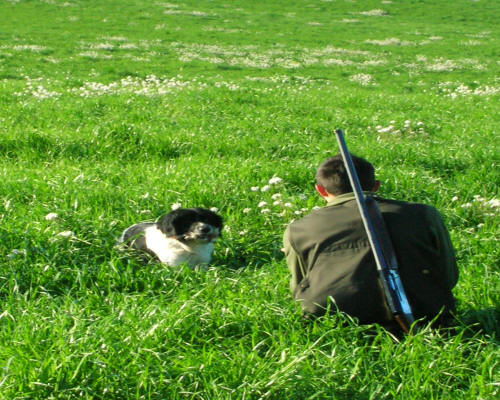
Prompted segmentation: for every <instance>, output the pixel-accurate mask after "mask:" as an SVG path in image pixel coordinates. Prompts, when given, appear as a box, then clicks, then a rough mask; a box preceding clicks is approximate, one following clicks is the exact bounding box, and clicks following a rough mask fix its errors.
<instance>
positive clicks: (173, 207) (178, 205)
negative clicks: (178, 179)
mask: <svg viewBox="0 0 500 400" xmlns="http://www.w3.org/2000/svg"><path fill="white" fill-rule="evenodd" d="M181 207H182V204H181V203H174V204H172V206H171V207H170V208H172V210H178V209H179V208H181Z"/></svg>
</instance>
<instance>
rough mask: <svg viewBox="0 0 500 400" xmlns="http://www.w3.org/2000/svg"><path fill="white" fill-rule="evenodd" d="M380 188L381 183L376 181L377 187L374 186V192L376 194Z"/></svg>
mask: <svg viewBox="0 0 500 400" xmlns="http://www.w3.org/2000/svg"><path fill="white" fill-rule="evenodd" d="M379 188H380V181H375V185H373V189H372V192H373V193H375V192H376V191H377V190H378V189H379Z"/></svg>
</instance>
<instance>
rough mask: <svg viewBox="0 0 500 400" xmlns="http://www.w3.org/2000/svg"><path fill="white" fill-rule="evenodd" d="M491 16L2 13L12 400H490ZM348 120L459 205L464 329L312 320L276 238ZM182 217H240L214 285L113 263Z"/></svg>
mask: <svg viewBox="0 0 500 400" xmlns="http://www.w3.org/2000/svg"><path fill="white" fill-rule="evenodd" d="M498 11H499V9H498V5H497V4H496V3H495V2H487V1H479V2H474V1H468V0H467V1H466V0H463V1H459V2H458V3H457V2H453V3H446V2H426V1H423V2H417V3H415V2H396V1H392V2H391V1H368V0H367V1H363V2H349V1H319V0H314V1H313V0H308V1H287V2H281V1H273V2H268V3H265V2H232V3H227V2H214V1H201V2H200V1H197V2H191V1H183V2H182V3H166V2H148V1H146V2H144V1H140V2H139V1H125V2H123V1H120V2H118V1H106V2H97V1H67V2H62V1H22V0H20V1H14V0H12V1H5V2H2V3H0V15H2V16H3V17H2V30H1V32H0V105H1V107H0V125H1V135H0V180H1V182H2V184H1V185H0V260H1V262H0V296H1V297H0V299H1V300H0V343H1V346H0V398H2V399H4V398H5V399H24V398H29V399H50V398H54V399H55V398H61V399H69V398H87V399H95V398H109V399H123V398H138V399H181V398H182V399H184V398H191V399H218V398H221V399H222V398H225V399H260V398H272V399H285V398H290V399H309V398H310V399H313V398H315V399H386V398H398V399H427V398H429V399H431V398H434V399H438V398H439V399H457V398H464V399H474V400H475V399H493V398H496V397H497V396H498V394H499V390H500V389H499V382H500V372H499V364H498V356H499V352H498V335H499V333H500V332H499V330H498V327H499V315H498V314H499V312H498V304H499V293H500V290H499V289H500V287H499V284H500V283H499V282H500V280H499V270H498V236H499V226H498V216H499V210H500V207H499V206H500V204H499V200H500V194H499V192H498V187H499V184H500V181H499V175H498V168H499V159H500V158H499V147H498V144H497V142H498V139H497V136H498V132H497V131H498V125H499V122H500V120H499V113H498V105H497V104H498V97H499V96H498V95H499V90H500V89H499V82H498V78H497V76H498V72H499V71H498V70H499V64H498V60H497V58H496V57H497V56H496V53H495V51H496V49H497V48H498V37H500V36H499V32H498V26H497V24H496V21H495V16H496V15H498ZM339 127H340V128H343V129H344V131H345V132H346V138H347V140H348V143H349V147H350V148H351V150H352V151H353V152H354V153H356V154H359V155H362V156H364V157H366V158H368V159H370V160H371V161H373V163H374V164H375V165H376V167H377V174H378V176H379V178H380V179H381V180H382V183H383V184H382V187H381V194H382V195H384V196H387V197H393V198H399V199H404V200H409V201H419V202H424V203H428V204H433V205H435V206H436V207H437V208H438V209H439V210H440V211H441V212H442V214H443V217H444V219H445V221H446V224H447V226H448V227H449V229H450V233H451V236H452V239H453V242H454V245H455V248H456V253H457V258H458V261H459V267H460V273H461V277H460V281H459V284H458V286H457V288H456V289H455V295H456V297H457V299H458V302H459V303H458V311H459V313H458V321H457V328H456V329H455V331H454V332H451V333H450V332H435V331H431V330H429V329H424V330H423V331H422V332H419V333H418V334H416V335H414V336H411V337H407V338H405V339H404V340H402V341H397V340H396V338H394V337H392V336H391V335H390V334H388V333H387V332H385V331H383V330H382V329H380V328H378V327H374V326H368V327H367V326H358V325H357V324H356V322H355V321H351V320H350V319H349V318H347V317H345V316H342V315H337V316H333V317H331V318H328V319H323V320H320V321H316V322H314V323H311V322H305V321H303V320H302V318H301V316H300V311H299V309H298V307H297V305H296V304H295V303H294V302H293V301H292V299H291V295H290V293H289V290H288V278H289V276H288V271H287V268H286V265H285V262H284V260H283V258H282V256H281V252H280V248H281V235H282V232H283V230H284V228H285V226H286V224H288V223H289V222H290V221H291V220H292V219H294V218H299V217H300V216H301V215H304V214H305V213H307V212H309V211H310V210H311V209H312V208H314V207H317V206H321V205H322V202H321V200H320V199H319V198H318V197H317V195H316V194H315V193H314V188H313V183H314V170H315V167H316V166H317V165H318V163H319V162H320V161H322V160H323V159H324V158H326V157H327V156H329V155H333V154H335V153H337V144H336V140H335V138H334V137H333V134H332V132H333V129H334V128H339ZM173 205H175V206H177V205H181V206H185V207H190V206H202V207H216V208H217V209H218V210H219V213H220V214H221V215H222V216H223V217H224V221H225V225H226V228H225V229H224V232H223V238H222V240H220V241H219V242H218V243H217V244H216V249H215V253H214V260H213V265H212V267H211V268H210V269H209V270H208V271H207V272H204V273H197V272H194V271H190V270H188V269H178V270H174V269H169V268H165V267H163V266H162V265H159V264H157V263H154V262H151V263H149V264H147V265H143V264H142V263H141V261H140V260H138V259H136V258H133V257H132V258H130V257H129V255H127V254H123V253H121V252H119V251H118V250H117V249H116V248H115V246H114V245H115V241H116V239H117V237H118V236H119V235H120V233H121V231H122V230H123V228H125V227H127V226H129V225H130V224H132V223H135V222H138V221H144V220H153V219H156V218H157V217H158V216H160V215H162V214H164V213H166V212H168V211H169V210H170V209H171V208H172V206H173Z"/></svg>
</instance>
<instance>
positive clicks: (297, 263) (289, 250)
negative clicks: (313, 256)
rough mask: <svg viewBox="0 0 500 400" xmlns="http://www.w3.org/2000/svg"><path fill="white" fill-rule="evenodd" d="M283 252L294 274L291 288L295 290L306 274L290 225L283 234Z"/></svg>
mask: <svg viewBox="0 0 500 400" xmlns="http://www.w3.org/2000/svg"><path fill="white" fill-rule="evenodd" d="M283 252H284V253H285V258H286V264H287V265H288V269H289V270H290V273H291V274H292V276H291V278H290V290H291V291H292V293H294V292H295V288H296V287H297V285H298V284H299V283H300V282H301V281H302V279H304V277H305V275H306V269H305V266H304V265H303V264H302V260H301V259H300V257H299V255H298V254H297V252H296V251H295V249H294V248H293V246H292V243H291V241H290V227H289V226H288V227H287V228H286V230H285V233H284V234H283Z"/></svg>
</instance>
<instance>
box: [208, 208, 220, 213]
mask: <svg viewBox="0 0 500 400" xmlns="http://www.w3.org/2000/svg"><path fill="white" fill-rule="evenodd" d="M210 211H212V212H214V213H216V212H218V211H219V209H218V208H217V207H211V208H210Z"/></svg>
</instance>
